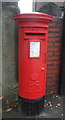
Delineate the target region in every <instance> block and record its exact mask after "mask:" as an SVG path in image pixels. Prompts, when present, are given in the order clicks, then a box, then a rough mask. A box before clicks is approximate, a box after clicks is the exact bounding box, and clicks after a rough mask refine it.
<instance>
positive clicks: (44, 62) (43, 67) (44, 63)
mask: <svg viewBox="0 0 65 120" xmlns="http://www.w3.org/2000/svg"><path fill="white" fill-rule="evenodd" d="M45 65H46V53H44V60H43V65H42V68H41V71H44V70H45Z"/></svg>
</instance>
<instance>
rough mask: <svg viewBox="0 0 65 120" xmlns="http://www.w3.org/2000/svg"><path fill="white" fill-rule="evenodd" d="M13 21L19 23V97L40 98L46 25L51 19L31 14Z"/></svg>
mask: <svg viewBox="0 0 65 120" xmlns="http://www.w3.org/2000/svg"><path fill="white" fill-rule="evenodd" d="M14 19H15V20H16V21H17V22H18V23H19V64H18V68H19V69H18V72H19V96H20V97H23V98H27V99H37V98H41V97H43V96H45V94H46V64H47V63H46V56H47V43H48V42H47V40H48V23H49V22H50V21H51V19H52V17H51V16H50V15H47V14H43V13H31V14H16V15H15V16H14ZM36 51H37V52H36Z"/></svg>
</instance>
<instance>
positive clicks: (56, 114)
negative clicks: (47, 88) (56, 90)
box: [2, 94, 64, 120]
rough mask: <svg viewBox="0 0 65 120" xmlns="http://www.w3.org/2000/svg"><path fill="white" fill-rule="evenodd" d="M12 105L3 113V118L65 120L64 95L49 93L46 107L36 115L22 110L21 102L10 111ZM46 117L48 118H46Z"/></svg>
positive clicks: (5, 119) (3, 119)
mask: <svg viewBox="0 0 65 120" xmlns="http://www.w3.org/2000/svg"><path fill="white" fill-rule="evenodd" d="M10 109H11V107H10V108H8V110H7V112H3V113H2V120H9V119H12V118H14V119H16V118H18V120H19V118H21V119H22V120H41V119H42V120H46V119H49V120H50V119H51V120H53V119H54V118H55V120H56V119H58V120H64V119H63V116H64V113H63V96H60V95H57V94H52V95H50V94H49V95H47V96H46V97H45V100H44V107H43V109H42V111H41V113H40V114H38V115H35V116H30V115H29V116H28V115H26V114H25V113H24V112H23V111H21V104H20V103H18V105H17V106H16V107H15V108H13V109H12V110H11V111H10ZM45 118H46V119H45Z"/></svg>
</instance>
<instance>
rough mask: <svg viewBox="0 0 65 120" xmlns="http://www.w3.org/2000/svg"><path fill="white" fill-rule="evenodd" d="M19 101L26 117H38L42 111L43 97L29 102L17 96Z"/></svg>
mask: <svg viewBox="0 0 65 120" xmlns="http://www.w3.org/2000/svg"><path fill="white" fill-rule="evenodd" d="M19 99H20V101H21V110H22V111H23V112H24V114H26V115H29V116H32V115H38V114H40V113H41V112H42V110H43V109H44V99H45V97H42V98H38V99H33V100H32V99H31V100H30V99H25V98H21V97H20V96H19Z"/></svg>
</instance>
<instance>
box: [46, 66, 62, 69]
mask: <svg viewBox="0 0 65 120" xmlns="http://www.w3.org/2000/svg"><path fill="white" fill-rule="evenodd" d="M47 69H60V65H59V66H47Z"/></svg>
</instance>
